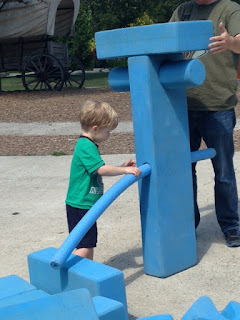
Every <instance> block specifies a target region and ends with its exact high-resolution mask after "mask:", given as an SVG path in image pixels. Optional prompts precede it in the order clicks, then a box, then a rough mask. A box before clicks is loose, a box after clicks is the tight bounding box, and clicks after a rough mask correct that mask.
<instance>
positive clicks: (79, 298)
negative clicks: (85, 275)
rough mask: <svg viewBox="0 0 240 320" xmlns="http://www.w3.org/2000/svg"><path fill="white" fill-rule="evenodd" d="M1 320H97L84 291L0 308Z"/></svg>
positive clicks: (87, 294) (91, 304)
mask: <svg viewBox="0 0 240 320" xmlns="http://www.w3.org/2000/svg"><path fill="white" fill-rule="evenodd" d="M0 319H1V320H16V319H21V320H23V319H24V320H43V319H44V320H53V319H57V320H66V319H71V320H79V319H84V320H99V318H98V316H97V313H96V310H95V308H94V305H93V302H92V298H91V296H90V293H89V292H88V290H86V289H79V290H73V291H69V292H64V293H61V294H58V295H55V296H47V297H45V298H42V299H38V300H34V301H30V302H26V303H22V304H17V305H13V306H8V307H4V308H0Z"/></svg>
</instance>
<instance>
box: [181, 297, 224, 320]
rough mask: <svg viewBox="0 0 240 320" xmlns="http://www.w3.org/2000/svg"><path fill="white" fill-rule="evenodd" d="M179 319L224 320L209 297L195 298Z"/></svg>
mask: <svg viewBox="0 0 240 320" xmlns="http://www.w3.org/2000/svg"><path fill="white" fill-rule="evenodd" d="M181 320H226V319H225V318H224V317H223V316H222V315H221V314H220V313H219V312H218V310H217V309H216V307H215V306H214V304H213V302H212V300H211V299H210V298H209V297H201V298H199V299H197V300H196V301H195V302H194V304H193V305H192V306H191V308H190V309H189V310H188V311H187V313H186V314H185V315H184V316H183V317H182V318H181Z"/></svg>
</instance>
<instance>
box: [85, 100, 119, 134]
mask: <svg viewBox="0 0 240 320" xmlns="http://www.w3.org/2000/svg"><path fill="white" fill-rule="evenodd" d="M80 123H81V126H82V129H83V130H84V131H88V130H89V129H90V128H91V127H93V126H98V127H99V128H108V129H111V130H113V129H115V128H116V127H117V125H118V116H117V113H116V112H115V111H114V110H113V108H112V107H110V105H109V104H108V103H106V102H99V101H87V102H85V103H84V105H83V106H82V107H81V110H80Z"/></svg>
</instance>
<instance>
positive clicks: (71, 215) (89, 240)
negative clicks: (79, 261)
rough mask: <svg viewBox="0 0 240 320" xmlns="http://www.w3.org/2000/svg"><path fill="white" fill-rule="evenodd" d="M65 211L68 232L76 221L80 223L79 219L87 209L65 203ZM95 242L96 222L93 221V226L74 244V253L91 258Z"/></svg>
mask: <svg viewBox="0 0 240 320" xmlns="http://www.w3.org/2000/svg"><path fill="white" fill-rule="evenodd" d="M66 211H67V221H68V230H69V233H70V232H71V231H72V230H73V229H74V228H75V226H76V225H77V224H78V223H81V219H82V218H83V217H84V216H85V214H86V213H87V212H88V210H87V209H79V208H74V207H71V206H69V205H66ZM96 244H97V223H96V222H95V223H94V224H93V226H92V227H91V228H90V229H89V230H88V231H87V232H86V234H85V236H84V237H83V239H82V240H81V241H80V242H79V243H78V245H77V246H76V250H75V251H74V254H75V255H78V256H80V257H83V258H88V259H91V260H93V251H94V247H96Z"/></svg>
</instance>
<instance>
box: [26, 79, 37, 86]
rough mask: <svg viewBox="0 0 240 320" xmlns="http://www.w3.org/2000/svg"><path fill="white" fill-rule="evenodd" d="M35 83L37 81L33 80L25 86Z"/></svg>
mask: <svg viewBox="0 0 240 320" xmlns="http://www.w3.org/2000/svg"><path fill="white" fill-rule="evenodd" d="M36 81H37V79H34V80H32V81H28V82H27V84H28V85H30V84H33V83H35V82H36Z"/></svg>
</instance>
